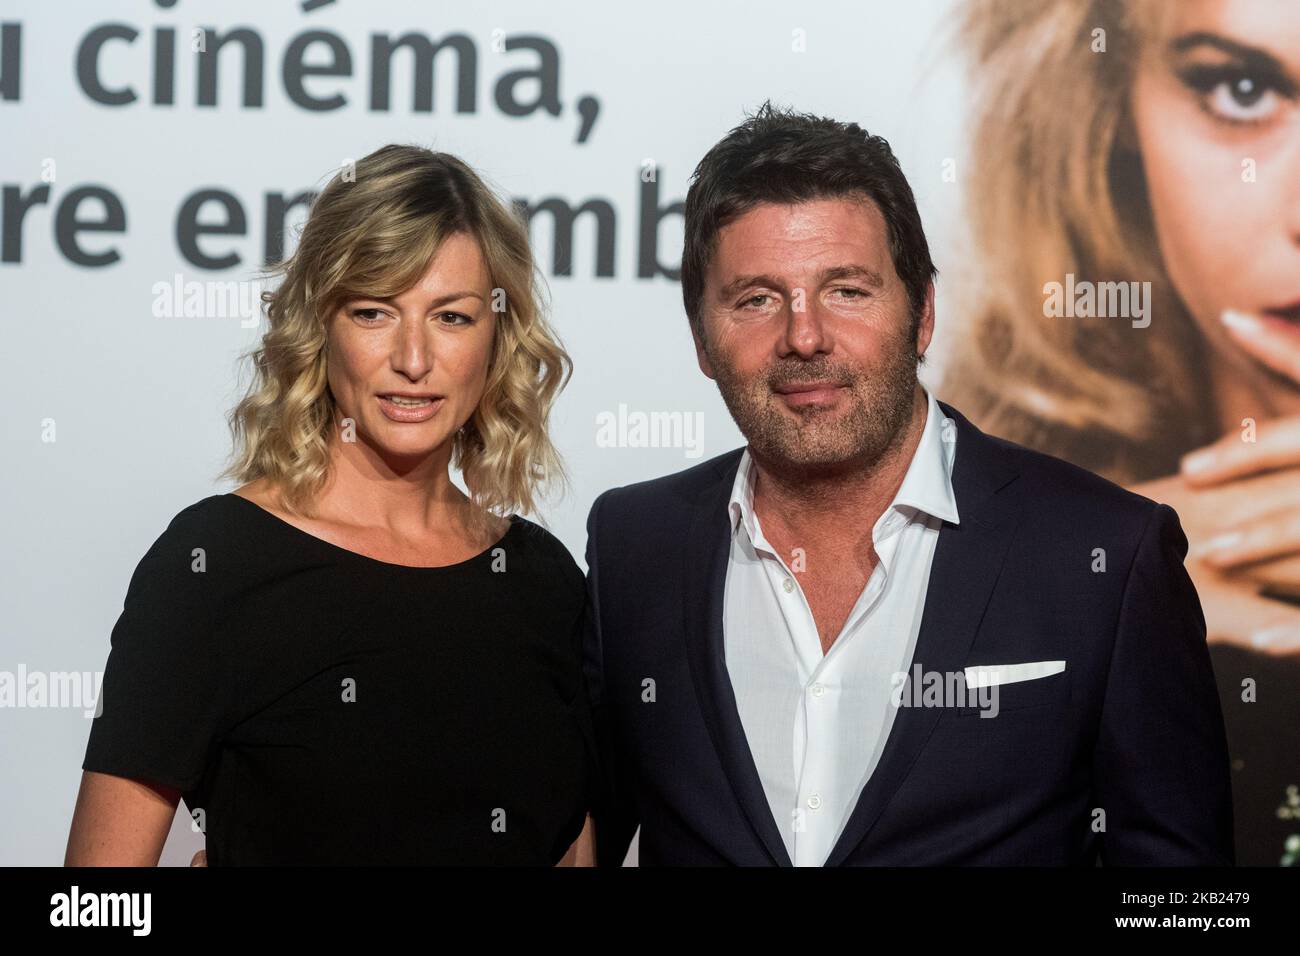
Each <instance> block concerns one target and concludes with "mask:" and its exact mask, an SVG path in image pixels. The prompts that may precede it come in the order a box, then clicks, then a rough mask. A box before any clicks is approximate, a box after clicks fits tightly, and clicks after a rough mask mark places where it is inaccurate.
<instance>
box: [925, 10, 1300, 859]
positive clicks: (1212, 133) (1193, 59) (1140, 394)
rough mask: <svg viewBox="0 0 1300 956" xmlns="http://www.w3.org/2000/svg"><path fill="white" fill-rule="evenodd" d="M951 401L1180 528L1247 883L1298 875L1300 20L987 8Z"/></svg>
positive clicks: (1286, 13)
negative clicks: (970, 262) (1249, 874)
mask: <svg viewBox="0 0 1300 956" xmlns="http://www.w3.org/2000/svg"><path fill="white" fill-rule="evenodd" d="M956 12H957V15H958V17H959V18H960V19H959V25H958V26H957V27H956V30H957V32H958V35H959V40H958V46H959V47H960V48H961V49H962V51H963V52H964V53H965V54H967V55H968V56H969V57H970V70H971V90H972V94H973V96H974V100H973V105H972V111H971V116H970V118H969V122H970V124H971V127H970V128H971V131H972V132H971V135H972V143H971V151H970V154H971V163H972V165H973V169H972V170H971V171H970V179H971V181H972V182H973V183H975V184H976V185H975V186H974V188H972V189H970V190H969V191H968V193H967V202H968V209H969V217H968V219H967V223H966V224H967V226H968V227H969V229H970V233H971V240H970V241H971V251H972V256H973V258H974V260H975V262H976V263H977V265H975V266H973V268H972V275H973V277H974V278H973V279H972V280H971V281H969V282H968V283H967V286H966V288H964V289H962V290H961V294H963V295H964V296H965V300H964V301H965V302H966V303H967V304H968V310H967V311H965V312H964V314H963V315H962V319H961V322H962V324H963V327H962V330H961V332H962V334H961V335H960V336H959V338H960V340H961V341H962V343H963V344H962V345H961V346H960V347H959V348H958V350H957V352H956V356H955V358H954V360H953V362H952V365H951V367H950V370H949V374H948V375H947V376H946V379H945V381H944V384H943V386H942V388H941V392H942V394H944V396H945V397H946V398H948V399H949V400H951V401H952V402H953V403H954V404H955V405H957V407H960V408H968V409H970V410H971V412H972V413H973V414H972V417H973V418H974V420H976V421H978V422H979V423H980V424H981V426H982V427H985V428H987V429H989V430H991V431H993V432H995V433H997V434H999V435H1004V436H1006V437H1008V438H1010V439H1012V440H1013V441H1018V442H1022V443H1024V444H1027V445H1030V446H1032V447H1034V448H1038V449H1040V450H1043V451H1047V452H1049V453H1051V454H1055V455H1059V456H1061V457H1064V458H1067V459H1068V460H1070V461H1073V462H1076V463H1078V464H1080V465H1082V466H1084V467H1085V468H1089V469H1091V470H1095V471H1097V472H1098V473H1100V474H1102V475H1104V476H1106V477H1109V478H1110V479H1111V480H1113V481H1116V482H1118V483H1120V484H1123V485H1125V486H1127V487H1129V488H1132V489H1133V490H1135V491H1138V492H1139V493H1141V494H1144V495H1147V496H1149V497H1151V498H1153V499H1155V500H1157V501H1162V502H1165V503H1167V504H1169V505H1171V506H1172V507H1174V508H1175V510H1177V512H1178V514H1179V517H1180V518H1181V520H1182V524H1183V527H1184V529H1185V531H1186V533H1187V537H1188V539H1189V542H1190V549H1189V555H1188V561H1187V565H1188V568H1189V570H1190V572H1191V574H1192V576H1193V579H1194V580H1195V582H1196V588H1197V591H1198V593H1199V595H1200V599H1201V604H1202V608H1203V610H1204V613H1205V619H1206V628H1207V639H1208V640H1209V642H1210V645H1211V652H1212V656H1213V659H1214V667H1215V674H1216V679H1217V682H1218V684H1219V690H1220V697H1221V700H1222V704H1223V710H1224V720H1225V723H1226V726H1227V731H1228V744H1229V750H1230V753H1231V756H1232V776H1233V802H1234V816H1235V825H1236V847H1237V856H1238V862H1239V863H1250V864H1257V865H1277V864H1279V863H1282V864H1288V865H1289V864H1293V863H1295V862H1296V861H1297V860H1300V836H1298V834H1300V795H1298V791H1297V787H1298V786H1300V4H1295V3H1279V2H1276V0H1129V2H1123V3H1120V2H1105V0H1098V2H1082V0H1042V2H1037V3H1025V2H1020V0H968V2H965V3H962V4H959V5H958V7H957V11H956Z"/></svg>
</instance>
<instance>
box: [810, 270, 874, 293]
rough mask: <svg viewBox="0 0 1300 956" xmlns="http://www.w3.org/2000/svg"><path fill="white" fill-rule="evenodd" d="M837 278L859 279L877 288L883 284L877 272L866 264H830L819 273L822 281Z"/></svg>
mask: <svg viewBox="0 0 1300 956" xmlns="http://www.w3.org/2000/svg"><path fill="white" fill-rule="evenodd" d="M837 279H861V280H862V281H863V282H865V283H866V284H867V285H869V286H872V287H874V288H877V289H879V288H881V287H882V286H883V285H884V284H885V280H884V279H882V278H881V277H880V273H879V272H876V271H875V270H874V269H868V268H867V267H866V266H856V265H855V266H832V267H831V268H829V269H826V270H825V271H823V272H822V274H821V280H822V282H834V281H836V280H837Z"/></svg>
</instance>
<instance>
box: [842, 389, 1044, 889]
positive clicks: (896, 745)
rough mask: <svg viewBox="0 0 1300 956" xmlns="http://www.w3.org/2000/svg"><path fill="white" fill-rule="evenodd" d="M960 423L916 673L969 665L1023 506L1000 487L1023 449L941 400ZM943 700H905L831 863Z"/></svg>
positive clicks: (874, 815)
mask: <svg viewBox="0 0 1300 956" xmlns="http://www.w3.org/2000/svg"><path fill="white" fill-rule="evenodd" d="M939 407H940V408H941V409H942V410H943V412H944V414H945V415H947V416H948V417H949V418H951V419H953V420H954V422H955V423H956V428H957V431H956V435H957V457H956V460H955V461H954V462H953V475H952V480H953V492H954V494H955V496H956V499H957V513H958V516H959V518H960V523H959V524H951V523H949V522H944V524H943V526H942V527H941V528H940V530H939V540H938V542H937V544H936V546H935V552H934V560H933V563H932V564H931V567H930V583H929V586H928V589H927V591H926V596H925V608H924V610H923V611H922V614H921V626H920V631H919V633H918V635H917V641H916V649H915V651H914V653H913V655H912V661H911V662H910V666H909V668H908V673H909V674H910V673H911V672H912V667H914V666H916V665H920V667H921V668H922V670H923V671H940V672H943V673H948V672H951V671H957V670H961V669H962V668H963V667H964V666H965V661H966V655H967V653H968V652H969V650H970V646H971V643H972V642H973V641H974V638H975V631H976V628H977V627H978V626H979V622H980V618H981V617H982V616H983V613H984V609H985V607H986V606H987V605H988V601H989V597H990V595H991V594H992V592H993V585H994V583H995V582H996V581H997V578H998V573H999V572H1000V570H1001V568H1002V563H1003V560H1004V559H1005V557H1006V553H1007V548H1008V546H1009V545H1010V543H1011V538H1012V535H1013V533H1014V531H1015V527H1016V521H1015V518H1016V516H1017V514H1019V510H1020V509H1019V502H1018V498H1017V496H1016V495H1014V494H1010V493H1003V494H998V492H999V491H1000V490H1002V489H1003V488H1004V487H1005V486H1006V485H1008V484H1009V483H1011V482H1012V481H1013V480H1014V479H1015V477H1016V475H1017V473H1018V472H1017V469H1016V467H1015V462H1014V459H1015V454H1014V452H1011V451H1009V450H1007V449H1006V447H1005V446H1003V445H1000V444H999V443H998V442H997V441H996V440H995V439H992V438H989V437H988V436H987V435H985V434H984V433H983V432H981V431H980V430H979V429H977V428H976V427H975V426H974V425H972V424H971V423H970V422H969V421H967V420H966V418H965V417H964V416H962V415H961V414H960V413H959V412H957V411H956V410H955V409H953V408H952V407H951V406H949V405H947V404H945V403H943V402H939ZM941 711H942V708H938V707H900V708H899V709H898V713H897V714H896V715H895V717H894V724H893V727H892V728H891V730H890V734H889V738H888V740H887V741H886V743H885V749H884V751H883V752H882V754H881V756H880V762H879V763H878V764H877V766H876V769H875V771H874V772H873V773H872V775H871V777H870V779H868V781H867V783H866V786H865V787H863V790H862V793H861V795H860V796H859V798H858V803H857V805H856V806H855V807H854V810H853V813H852V814H851V815H850V816H849V820H848V822H847V823H846V824H845V826H844V830H843V832H842V833H841V834H840V838H839V840H838V841H837V843H836V845H835V848H834V849H833V850H832V851H831V854H830V857H829V858H828V859H827V860H826V865H827V866H838V865H839V864H841V863H843V862H844V861H845V859H846V858H847V857H848V855H849V854H850V853H851V852H852V851H853V850H854V848H856V847H857V846H858V845H859V844H860V843H861V842H862V841H863V840H864V839H865V838H866V836H867V834H868V832H870V830H871V827H872V826H873V825H874V824H875V822H876V820H877V819H878V818H879V817H880V814H881V813H882V812H883V811H884V809H885V806H886V805H887V804H888V803H889V801H890V799H891V798H892V797H893V796H894V794H895V792H896V791H897V790H898V788H899V787H900V786H901V785H902V783H903V780H904V779H905V778H906V776H907V773H908V771H909V770H910V769H911V766H912V764H913V762H915V760H916V758H917V756H918V755H919V754H920V752H921V748H922V747H924V746H925V743H926V741H927V740H928V739H929V736H930V734H931V732H932V731H933V730H934V727H935V724H936V723H937V722H938V720H939V716H940V713H941Z"/></svg>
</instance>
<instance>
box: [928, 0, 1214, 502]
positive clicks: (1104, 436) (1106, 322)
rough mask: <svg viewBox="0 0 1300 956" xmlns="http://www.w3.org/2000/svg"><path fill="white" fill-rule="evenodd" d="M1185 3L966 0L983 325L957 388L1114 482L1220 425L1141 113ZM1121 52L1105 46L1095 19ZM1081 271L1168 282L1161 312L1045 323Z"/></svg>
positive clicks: (1105, 277) (1160, 470) (1000, 420)
mask: <svg viewBox="0 0 1300 956" xmlns="http://www.w3.org/2000/svg"><path fill="white" fill-rule="evenodd" d="M1170 11H1171V7H1170V0H1034V2H1024V0H966V3H965V5H964V7H963V9H962V15H961V17H960V18H959V20H958V22H957V25H956V36H957V40H958V42H959V43H960V44H961V46H962V47H963V48H964V50H965V51H966V52H967V53H969V54H970V55H971V56H972V57H973V60H974V63H973V66H974V71H973V81H974V84H975V94H976V105H975V107H974V117H975V119H974V129H973V135H972V137H971V145H970V154H971V159H970V171H969V173H968V175H967V176H966V180H967V182H969V183H971V184H972V185H971V187H970V188H969V190H968V192H967V203H968V206H967V213H968V215H967V220H968V224H969V227H970V229H971V241H972V243H973V244H974V247H975V250H976V254H975V262H976V267H975V268H974V269H973V270H972V273H971V274H972V281H971V283H970V287H971V293H973V294H970V293H968V298H970V299H971V301H969V302H967V303H964V306H965V307H964V309H963V315H964V316H966V317H967V319H966V321H967V322H968V323H969V324H967V325H966V326H965V333H964V336H963V341H962V344H961V346H960V347H959V348H958V349H957V350H955V351H954V353H953V358H952V363H951V365H950V369H951V371H950V372H949V373H948V374H947V375H946V376H945V381H944V383H943V386H944V387H943V394H944V397H945V398H946V399H947V400H948V401H950V402H952V403H953V405H954V406H956V407H957V408H960V409H962V410H963V411H964V412H965V413H966V414H967V415H969V416H970V417H971V418H972V420H974V421H976V422H977V423H978V424H979V425H980V427H982V428H985V429H987V430H989V431H992V432H995V433H997V434H999V435H1003V436H1005V437H1007V438H1010V439H1012V440H1013V441H1017V442H1021V443H1023V444H1026V445H1030V446H1032V447H1035V448H1038V449H1040V450H1043V451H1046V452H1049V453H1051V454H1054V455H1058V456H1060V457H1062V458H1066V459H1069V460H1071V461H1074V462H1076V463H1079V464H1082V465H1084V466H1086V467H1088V468H1091V469H1093V470H1095V471H1098V472H1101V473H1102V474H1104V475H1106V476H1107V477H1109V478H1111V479H1112V480H1114V481H1118V482H1121V483H1131V482H1134V481H1141V480H1145V479H1147V478H1153V477H1157V476H1160V475H1166V474H1170V473H1171V472H1175V471H1177V470H1178V457H1179V455H1180V454H1181V453H1183V452H1185V451H1187V450H1189V449H1190V448H1194V447H1196V446H1198V445H1200V444H1205V443H1208V442H1209V441H1212V440H1213V439H1214V437H1215V436H1216V431H1215V427H1216V426H1215V424H1214V415H1213V412H1212V410H1211V408H1210V406H1209V403H1208V402H1209V396H1210V388H1209V384H1208V372H1207V371H1206V365H1205V361H1204V355H1203V351H1204V345H1203V340H1202V337H1201V335H1200V333H1199V332H1198V330H1197V329H1196V327H1195V324H1194V321H1193V319H1192V317H1191V315H1190V314H1189V313H1188V311H1187V309H1186V307H1185V306H1184V304H1183V303H1182V301H1181V299H1180V298H1179V296H1178V293H1177V291H1176V290H1175V289H1174V287H1173V285H1172V283H1171V281H1170V279H1169V276H1168V272H1167V270H1166V269H1165V266H1164V263H1163V261H1162V258H1161V254H1160V249H1159V245H1158V243H1157V241H1156V235H1155V230H1154V225H1153V222H1152V219H1151V211H1150V201H1149V199H1148V195H1147V188H1146V181H1145V178H1144V175H1143V170H1142V161H1141V156H1140V155H1139V154H1138V152H1137V149H1136V145H1135V142H1134V136H1133V135H1132V127H1131V121H1130V120H1129V118H1128V117H1129V110H1128V97H1129V90H1130V87H1131V84H1132V79H1133V72H1134V68H1135V63H1136V61H1137V58H1138V56H1139V55H1140V53H1141V51H1142V49H1143V46H1144V45H1145V44H1151V43H1157V42H1162V41H1163V39H1164V38H1165V37H1166V36H1167V33H1168V30H1169V29H1170V25H1171V24H1170V21H1169V14H1170ZM1098 28H1100V29H1102V30H1104V31H1105V40H1106V51H1105V52H1104V53H1102V52H1094V50H1093V48H1092V47H1093V41H1094V38H1095V36H1096V35H1095V34H1094V32H1093V31H1094V30H1096V29H1098ZM1067 273H1074V274H1075V275H1076V276H1078V277H1079V278H1085V279H1092V280H1096V281H1149V282H1151V299H1150V308H1151V310H1152V315H1153V316H1154V318H1153V321H1152V322H1151V324H1150V326H1149V327H1147V328H1145V329H1141V330H1140V331H1139V330H1134V329H1132V327H1131V326H1130V324H1129V323H1127V322H1123V321H1120V322H1117V321H1116V320H1115V319H1104V318H1103V319H1090V320H1086V321H1081V320H1075V321H1068V322H1066V321H1061V320H1055V321H1052V320H1045V319H1044V315H1043V285H1044V283H1045V282H1048V281H1057V282H1063V281H1064V280H1065V275H1066V274H1067Z"/></svg>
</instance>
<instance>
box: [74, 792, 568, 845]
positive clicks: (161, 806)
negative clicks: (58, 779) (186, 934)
mask: <svg viewBox="0 0 1300 956" xmlns="http://www.w3.org/2000/svg"><path fill="white" fill-rule="evenodd" d="M180 798H181V795H180V791H179V790H173V789H171V788H170V787H164V786H161V785H158V784H151V783H145V782H144V781H142V780H128V779H126V778H125V777H114V776H111V775H110V774H106V773H95V772H94V771H89V770H88V771H84V772H83V773H82V775H81V789H80V790H79V791H77V806H76V809H75V810H74V811H73V813H72V829H71V830H70V832H69V833H68V849H67V852H66V853H65V854H64V857H63V865H64V866H157V865H158V858H159V857H160V856H162V849H163V844H164V843H166V842H167V834H168V832H169V831H170V830H171V825H172V819H173V818H174V817H175V816H176V804H177V803H179V802H180ZM583 832H584V834H585V833H586V831H585V830H584V831H583ZM579 841H581V837H580V838H579ZM574 846H577V844H576V843H575V844H574ZM571 852H572V851H571Z"/></svg>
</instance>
